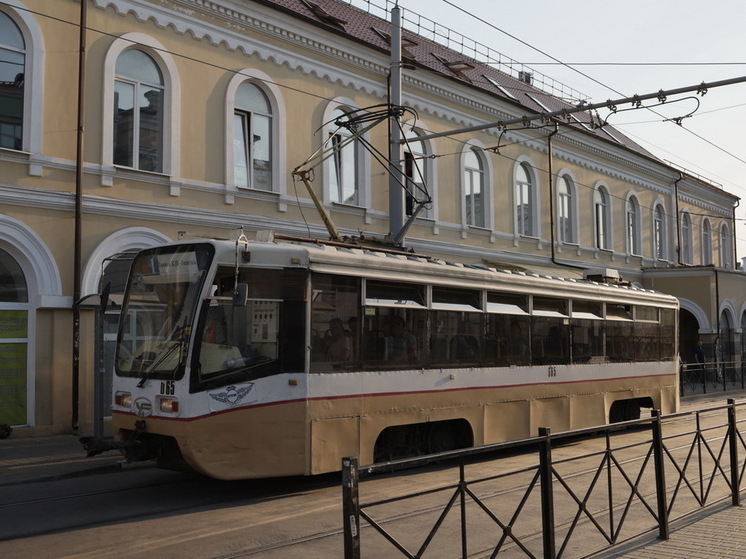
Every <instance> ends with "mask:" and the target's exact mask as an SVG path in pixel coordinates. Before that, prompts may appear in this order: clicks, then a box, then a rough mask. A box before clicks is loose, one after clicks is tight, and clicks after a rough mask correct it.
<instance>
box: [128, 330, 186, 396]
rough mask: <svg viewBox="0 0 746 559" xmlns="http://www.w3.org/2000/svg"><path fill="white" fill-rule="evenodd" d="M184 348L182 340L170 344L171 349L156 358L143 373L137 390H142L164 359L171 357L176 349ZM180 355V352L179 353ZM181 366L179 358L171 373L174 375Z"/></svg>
mask: <svg viewBox="0 0 746 559" xmlns="http://www.w3.org/2000/svg"><path fill="white" fill-rule="evenodd" d="M183 346H184V340H183V339H181V340H176V341H175V342H172V343H171V347H169V348H168V349H167V350H166V351H165V352H163V353H162V354H161V356H160V357H159V358H158V360H157V361H155V362H154V363H152V364H151V365H149V366H148V368H147V370H146V371H145V372H144V375H143V377H142V379H140V382H138V383H137V388H142V387H143V386H145V383H146V382H147V381H148V380H150V379H151V378H152V377H153V376H154V375H155V372H157V371H158V366H159V365H160V364H161V363H163V362H164V361H165V360H166V359H168V358H169V357H170V356H171V355H173V353H174V350H175V349H177V348H179V349H180V348H182V347H183ZM179 353H181V351H179ZM180 366H181V357H180V358H179V361H178V363H176V367H174V369H173V371H171V372H172V373H175V372H176V370H177V369H178V368H179V367H180Z"/></svg>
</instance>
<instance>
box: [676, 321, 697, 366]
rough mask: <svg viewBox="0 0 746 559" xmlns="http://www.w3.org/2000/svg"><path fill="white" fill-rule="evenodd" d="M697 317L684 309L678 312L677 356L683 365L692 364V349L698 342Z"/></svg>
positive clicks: (693, 360)
mask: <svg viewBox="0 0 746 559" xmlns="http://www.w3.org/2000/svg"><path fill="white" fill-rule="evenodd" d="M699 329H700V325H699V322H698V321H697V317H695V316H694V314H692V313H691V312H689V311H688V310H686V309H680V310H679V355H680V356H681V360H682V361H683V362H684V363H694V362H695V358H694V349H695V348H696V347H697V341H698V340H699Z"/></svg>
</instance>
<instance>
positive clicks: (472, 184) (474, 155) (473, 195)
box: [464, 148, 486, 227]
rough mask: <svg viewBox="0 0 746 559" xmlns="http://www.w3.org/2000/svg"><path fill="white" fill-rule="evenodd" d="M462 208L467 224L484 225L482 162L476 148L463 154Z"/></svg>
mask: <svg viewBox="0 0 746 559" xmlns="http://www.w3.org/2000/svg"><path fill="white" fill-rule="evenodd" d="M464 208H465V209H466V224H467V225H472V226H474V227H484V226H485V223H486V222H485V181H484V163H483V162H482V158H481V157H480V156H479V153H478V151H477V150H476V148H470V149H469V150H468V151H467V152H466V154H465V156H464Z"/></svg>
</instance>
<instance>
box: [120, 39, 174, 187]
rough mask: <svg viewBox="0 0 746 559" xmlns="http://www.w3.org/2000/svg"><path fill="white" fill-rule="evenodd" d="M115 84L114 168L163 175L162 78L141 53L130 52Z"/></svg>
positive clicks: (123, 56) (153, 65) (121, 60)
mask: <svg viewBox="0 0 746 559" xmlns="http://www.w3.org/2000/svg"><path fill="white" fill-rule="evenodd" d="M115 71H116V78H115V81H114V127H113V132H114V138H113V144H114V164H116V165H123V166H125V167H132V168H135V169H139V170H141V171H154V172H158V173H160V172H162V171H163V125H164V124H163V102H164V93H165V92H164V84H163V76H162V74H161V71H160V69H159V67H158V65H157V64H156V63H155V61H154V60H153V59H152V58H151V57H150V56H149V55H148V54H146V53H145V52H143V51H141V50H139V49H135V48H132V49H127V50H125V51H124V52H122V53H121V54H120V55H119V57H118V58H117V62H116V70H115Z"/></svg>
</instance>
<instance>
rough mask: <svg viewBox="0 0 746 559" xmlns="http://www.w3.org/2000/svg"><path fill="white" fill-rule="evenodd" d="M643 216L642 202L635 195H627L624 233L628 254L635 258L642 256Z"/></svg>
mask: <svg viewBox="0 0 746 559" xmlns="http://www.w3.org/2000/svg"><path fill="white" fill-rule="evenodd" d="M641 221H642V216H641V215H640V202H639V201H638V200H637V196H636V195H635V194H634V193H629V194H628V195H627V200H626V201H625V204H624V232H625V240H626V243H627V247H626V248H627V254H629V255H633V256H640V255H642V246H641V245H642V243H641V241H640V240H641V237H642V227H641Z"/></svg>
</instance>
